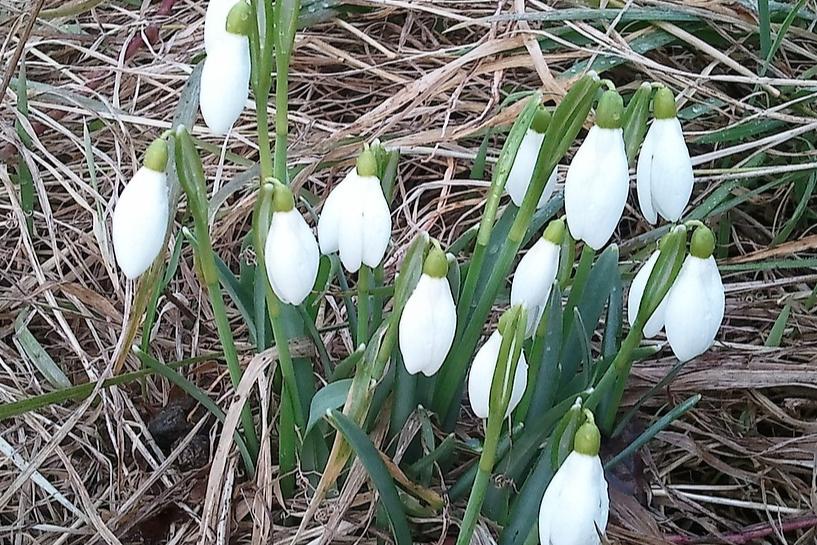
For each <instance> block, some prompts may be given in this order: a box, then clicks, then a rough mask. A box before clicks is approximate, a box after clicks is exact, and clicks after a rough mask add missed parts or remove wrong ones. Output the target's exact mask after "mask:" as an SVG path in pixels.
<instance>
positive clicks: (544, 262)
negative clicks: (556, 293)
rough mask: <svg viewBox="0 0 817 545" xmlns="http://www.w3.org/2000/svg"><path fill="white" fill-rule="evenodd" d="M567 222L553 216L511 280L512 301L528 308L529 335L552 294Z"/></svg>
mask: <svg viewBox="0 0 817 545" xmlns="http://www.w3.org/2000/svg"><path fill="white" fill-rule="evenodd" d="M564 232H565V222H564V221H563V220H561V219H558V220H553V221H552V222H550V224H549V225H548V226H547V228H546V229H545V232H544V234H543V235H542V238H540V239H539V240H538V241H537V242H536V244H534V245H533V247H532V248H531V249H530V250H528V253H526V254H525V256H524V257H523V258H522V260H521V261H520V262H519V265H518V266H517V267H516V273H515V274H514V276H513V283H512V284H511V305H522V307H523V308H524V309H525V310H526V311H527V314H528V317H527V321H526V322H525V323H526V327H527V331H526V336H528V337H530V336H532V335H533V334H534V332H535V331H536V328H537V326H538V324H539V320H540V319H541V317H542V313H543V312H544V310H545V307H546V306H547V303H548V299H549V298H550V290H551V288H552V287H553V282H554V281H555V280H556V273H557V272H558V270H559V251H560V249H561V244H562V238H563V237H564Z"/></svg>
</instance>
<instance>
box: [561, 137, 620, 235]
mask: <svg viewBox="0 0 817 545" xmlns="http://www.w3.org/2000/svg"><path fill="white" fill-rule="evenodd" d="M629 179H630V178H629V172H628V168H627V153H626V152H625V149H624V137H623V136H622V131H621V129H620V128H602V127H599V126H598V125H594V126H593V127H592V128H591V129H590V132H589V133H588V134H587V138H585V140H584V142H583V143H582V145H581V146H580V147H579V149H578V151H577V152H576V155H574V156H573V160H572V161H571V162H570V167H569V168H568V170H567V178H566V179H565V214H566V215H567V225H568V227H569V228H570V234H571V235H572V236H573V238H575V239H576V240H583V241H584V242H585V243H587V244H588V245H589V246H590V247H591V248H593V249H594V250H598V249H600V248H601V247H603V246H604V245H605V244H607V242H608V241H609V240H610V237H611V236H613V231H615V229H616V226H617V225H618V222H619V220H620V219H621V214H622V212H623V211H624V205H625V203H626V202H627V192H628V190H629Z"/></svg>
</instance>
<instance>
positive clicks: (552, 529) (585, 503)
mask: <svg viewBox="0 0 817 545" xmlns="http://www.w3.org/2000/svg"><path fill="white" fill-rule="evenodd" d="M585 414H586V416H587V421H586V422H585V423H584V424H582V426H581V427H580V428H579V429H578V431H577V432H576V436H575V439H574V442H573V452H571V453H570V454H569V455H568V456H567V458H566V459H565V461H564V462H563V463H562V465H561V466H560V467H559V470H558V471H557V472H556V474H555V475H554V476H553V479H551V481H550V484H549V485H548V487H547V490H545V495H544V496H543V497H542V504H541V506H540V508H539V540H540V543H542V545H598V544H599V543H600V542H601V539H600V536H601V535H603V534H604V530H605V528H606V527H607V519H608V516H609V514H610V498H609V496H608V493H607V481H606V480H605V479H604V468H603V467H602V465H601V460H600V459H599V445H600V443H601V434H600V433H599V429H598V428H597V427H596V424H595V421H594V419H593V413H591V412H590V411H585Z"/></svg>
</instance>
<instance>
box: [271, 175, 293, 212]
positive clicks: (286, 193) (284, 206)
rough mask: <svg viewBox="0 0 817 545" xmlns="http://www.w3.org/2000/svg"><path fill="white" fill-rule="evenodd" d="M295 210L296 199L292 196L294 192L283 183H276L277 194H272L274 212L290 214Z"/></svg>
mask: <svg viewBox="0 0 817 545" xmlns="http://www.w3.org/2000/svg"><path fill="white" fill-rule="evenodd" d="M293 208H295V197H294V196H293V195H292V190H291V189H290V188H288V187H287V186H285V185H284V184H282V183H281V182H276V183H275V193H273V194H272V211H273V212H289V211H290V210H292V209H293Z"/></svg>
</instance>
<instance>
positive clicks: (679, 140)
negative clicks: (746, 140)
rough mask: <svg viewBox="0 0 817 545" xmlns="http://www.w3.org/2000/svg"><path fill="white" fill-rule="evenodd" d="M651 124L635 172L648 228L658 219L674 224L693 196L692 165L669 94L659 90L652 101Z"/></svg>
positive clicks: (666, 91)
mask: <svg viewBox="0 0 817 545" xmlns="http://www.w3.org/2000/svg"><path fill="white" fill-rule="evenodd" d="M653 105H654V108H653V109H654V115H655V120H654V121H653V122H652V125H651V126H650V129H649V131H647V136H646V138H645V139H644V145H643V147H642V148H641V155H639V157H638V166H637V168H636V190H637V192H638V205H639V207H641V213H642V214H644V219H646V220H647V221H648V222H649V223H650V224H654V223H655V222H656V221H658V216H661V217H662V218H664V219H665V220H668V221H677V220H678V218H680V217H681V214H682V213H683V212H684V208H686V205H687V204H688V203H689V197H690V195H692V182H693V175H692V161H691V160H690V159H689V150H688V149H687V145H686V142H684V135H683V133H682V132H681V123H680V122H679V121H678V118H677V117H676V115H675V98H674V97H673V96H672V91H670V90H669V89H667V88H666V87H661V88H659V89H658V91H656V93H655V99H654V100H653Z"/></svg>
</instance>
